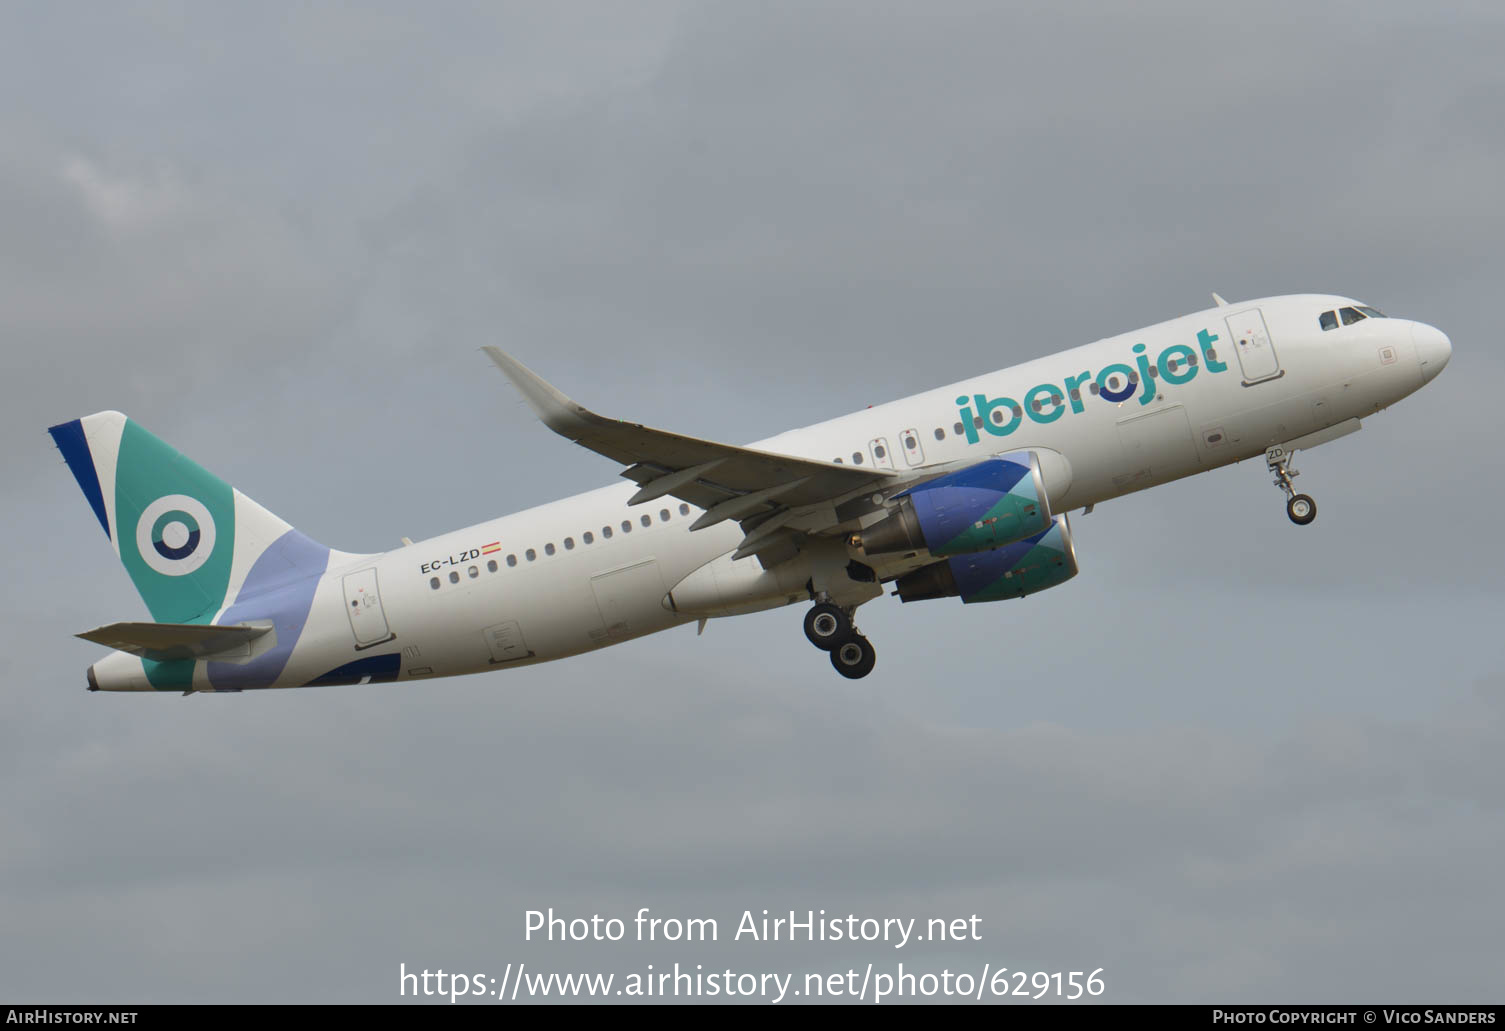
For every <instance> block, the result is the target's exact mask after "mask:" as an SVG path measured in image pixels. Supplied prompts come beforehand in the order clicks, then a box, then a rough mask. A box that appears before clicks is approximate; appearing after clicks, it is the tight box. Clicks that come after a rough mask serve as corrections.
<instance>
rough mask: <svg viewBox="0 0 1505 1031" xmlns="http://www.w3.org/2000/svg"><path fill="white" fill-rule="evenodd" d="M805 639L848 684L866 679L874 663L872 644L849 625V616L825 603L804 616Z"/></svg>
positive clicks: (847, 612) (874, 655)
mask: <svg viewBox="0 0 1505 1031" xmlns="http://www.w3.org/2000/svg"><path fill="white" fill-rule="evenodd" d="M805 636H806V637H808V638H809V639H810V643H811V644H813V645H815V647H817V648H819V649H820V650H821V651H824V652H829V653H830V655H831V665H832V666H833V667H834V668H835V669H836V672H838V673H840V674H841V675H842V676H844V677H846V678H848V679H850V680H860V679H862V678H863V677H865V676H867V675H868V674H869V673H871V672H872V671H873V666H875V665H876V664H877V662H878V654H877V652H876V651H874V650H873V645H872V642H871V641H869V640H868V639H867V638H866V637H863V636H862V634H860V633H859V632H858V631H857V628H856V627H855V626H853V625H852V614H851V612H850V611H849V610H847V609H844V608H842V607H840V606H839V605H833V604H831V603H830V602H828V601H823V602H820V603H818V604H817V605H815V606H814V607H813V608H811V609H810V611H809V612H807V613H805Z"/></svg>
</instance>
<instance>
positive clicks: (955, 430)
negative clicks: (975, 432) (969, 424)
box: [951, 423, 962, 437]
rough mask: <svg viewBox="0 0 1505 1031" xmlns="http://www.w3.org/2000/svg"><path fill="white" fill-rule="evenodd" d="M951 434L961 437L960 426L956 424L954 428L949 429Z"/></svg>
mask: <svg viewBox="0 0 1505 1031" xmlns="http://www.w3.org/2000/svg"><path fill="white" fill-rule="evenodd" d="M951 432H952V433H955V434H956V435H957V436H958V437H960V436H961V435H962V424H961V423H957V424H956V425H955V426H953V427H951Z"/></svg>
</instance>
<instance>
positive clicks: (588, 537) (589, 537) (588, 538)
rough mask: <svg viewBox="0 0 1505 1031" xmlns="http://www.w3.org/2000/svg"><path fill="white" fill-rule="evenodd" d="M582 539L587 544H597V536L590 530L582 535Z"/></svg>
mask: <svg viewBox="0 0 1505 1031" xmlns="http://www.w3.org/2000/svg"><path fill="white" fill-rule="evenodd" d="M580 539H581V540H582V541H584V542H585V543H587V544H594V543H596V535H595V534H593V533H591V532H590V531H589V530H586V531H585V532H584V533H582V534H581V535H580Z"/></svg>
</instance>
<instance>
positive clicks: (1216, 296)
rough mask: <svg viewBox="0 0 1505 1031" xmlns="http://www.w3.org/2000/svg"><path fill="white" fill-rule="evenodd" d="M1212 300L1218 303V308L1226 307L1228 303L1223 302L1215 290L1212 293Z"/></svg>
mask: <svg viewBox="0 0 1505 1031" xmlns="http://www.w3.org/2000/svg"><path fill="white" fill-rule="evenodd" d="M1212 299H1213V300H1214V301H1216V302H1217V303H1218V307H1219V308H1226V307H1228V302H1227V301H1225V300H1223V298H1222V296H1221V295H1220V294H1219V293H1218V292H1217V291H1216V290H1214V291H1213V292H1212Z"/></svg>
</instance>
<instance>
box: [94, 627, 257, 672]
mask: <svg viewBox="0 0 1505 1031" xmlns="http://www.w3.org/2000/svg"><path fill="white" fill-rule="evenodd" d="M271 629H272V628H271V627H269V626H214V625H212V624H207V623H111V624H110V625H109V626H102V627H96V628H95V629H93V630H86V631H84V632H83V633H81V634H77V635H75V636H78V637H82V638H83V639H84V640H85V641H93V642H94V643H95V644H102V645H104V646H105V647H107V648H114V649H115V650H116V651H122V652H129V653H131V654H132V655H139V656H141V657H142V658H143V659H152V660H154V661H156V662H172V661H175V660H177V659H197V658H201V657H203V656H205V655H217V654H219V653H220V652H225V651H229V650H230V649H232V648H238V647H241V646H243V645H248V644H250V643H251V642H252V641H254V640H255V639H256V638H258V637H260V636H261V635H262V634H264V633H266V632H267V631H269V630H271Z"/></svg>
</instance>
